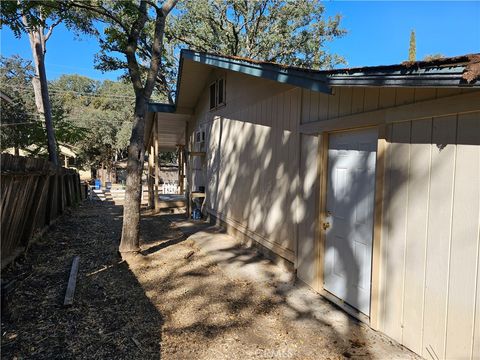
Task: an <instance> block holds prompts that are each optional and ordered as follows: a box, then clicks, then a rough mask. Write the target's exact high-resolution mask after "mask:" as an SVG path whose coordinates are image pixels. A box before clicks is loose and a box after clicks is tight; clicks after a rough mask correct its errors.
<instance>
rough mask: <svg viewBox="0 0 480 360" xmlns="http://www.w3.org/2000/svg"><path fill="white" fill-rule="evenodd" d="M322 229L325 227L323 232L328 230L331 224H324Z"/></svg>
mask: <svg viewBox="0 0 480 360" xmlns="http://www.w3.org/2000/svg"><path fill="white" fill-rule="evenodd" d="M322 227H323V230H327V229H328V228H329V227H330V223H329V222H324V223H323V225H322Z"/></svg>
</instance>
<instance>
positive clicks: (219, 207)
mask: <svg viewBox="0 0 480 360" xmlns="http://www.w3.org/2000/svg"><path fill="white" fill-rule="evenodd" d="M219 77H225V81H226V105H225V106H223V107H220V108H218V109H216V110H213V111H210V110H209V108H208V106H209V101H208V100H209V99H208V91H204V92H203V95H202V96H201V98H200V99H199V102H198V105H197V107H196V109H195V113H194V116H193V118H194V126H193V128H192V130H191V131H192V133H191V137H192V138H193V134H194V131H196V130H198V129H202V130H204V131H205V132H206V138H207V139H206V140H207V141H206V152H207V155H206V158H205V159H199V158H197V159H192V168H194V169H199V168H200V167H202V168H203V171H202V172H201V174H193V175H192V186H193V187H196V186H198V185H203V186H206V192H207V198H206V209H207V210H208V211H209V212H210V213H211V214H212V215H214V216H215V217H217V218H218V219H220V220H222V221H223V222H224V223H226V225H227V226H231V227H233V228H234V229H235V230H236V231H239V232H241V233H242V234H243V235H245V236H246V237H248V238H249V239H252V240H255V241H256V242H258V243H260V244H261V245H262V246H263V247H265V248H266V249H269V250H270V251H272V252H273V253H275V254H276V255H279V256H280V257H281V258H282V259H285V260H287V262H289V263H290V266H291V265H293V263H294V261H295V252H296V249H295V244H296V231H297V228H296V212H297V205H296V203H297V187H298V178H299V173H298V163H299V160H298V156H299V150H298V149H299V133H298V125H299V124H300V119H299V114H300V96H301V91H300V89H298V88H294V87H292V86H289V85H283V84H279V83H277V82H274V81H268V80H262V79H258V78H253V77H249V76H245V75H241V74H238V73H234V72H222V71H219V70H217V71H212V74H211V76H210V81H214V80H215V79H217V78H219ZM191 141H193V140H191ZM202 162H203V164H202ZM196 171H198V170H196ZM202 182H203V183H202ZM242 239H245V238H242ZM282 259H280V260H282Z"/></svg>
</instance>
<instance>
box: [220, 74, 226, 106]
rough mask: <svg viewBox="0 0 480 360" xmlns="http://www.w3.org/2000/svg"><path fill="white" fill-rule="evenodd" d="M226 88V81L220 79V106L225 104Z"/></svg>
mask: <svg viewBox="0 0 480 360" xmlns="http://www.w3.org/2000/svg"><path fill="white" fill-rule="evenodd" d="M224 89H225V86H224V80H223V79H218V105H223V104H225V90H224Z"/></svg>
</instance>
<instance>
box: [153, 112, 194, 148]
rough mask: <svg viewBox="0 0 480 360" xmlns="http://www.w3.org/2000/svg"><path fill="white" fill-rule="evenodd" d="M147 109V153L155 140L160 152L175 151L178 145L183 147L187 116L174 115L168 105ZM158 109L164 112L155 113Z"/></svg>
mask: <svg viewBox="0 0 480 360" xmlns="http://www.w3.org/2000/svg"><path fill="white" fill-rule="evenodd" d="M148 109H149V110H148V113H147V123H146V128H145V136H146V142H145V147H146V149H147V151H149V149H150V146H154V145H155V142H154V140H155V138H156V140H157V141H158V149H159V151H160V152H164V151H175V150H176V149H177V147H178V146H179V145H185V143H186V140H185V139H186V138H185V133H186V129H187V124H188V119H189V118H190V115H189V114H179V113H175V107H174V106H173V105H170V104H149V107H148ZM160 109H163V110H166V111H157V110H160ZM172 110H173V111H172ZM156 126H157V127H156Z"/></svg>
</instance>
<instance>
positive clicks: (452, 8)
mask: <svg viewBox="0 0 480 360" xmlns="http://www.w3.org/2000/svg"><path fill="white" fill-rule="evenodd" d="M325 6H326V10H327V14H328V15H334V14H336V13H340V14H342V15H343V20H342V26H343V27H344V28H345V29H347V30H348V34H347V35H346V36H345V37H343V38H341V39H336V40H335V41H333V42H332V43H329V44H328V50H329V51H331V52H336V53H338V54H340V55H342V56H344V57H345V58H346V60H347V62H348V66H351V67H353V66H369V65H381V64H396V63H399V62H402V61H404V60H406V59H407V57H408V46H409V38H410V31H411V29H414V30H415V32H416V41H417V58H418V59H422V58H423V57H424V56H425V55H429V54H435V53H441V54H443V55H445V56H455V55H462V54H467V53H473V52H480V20H479V19H480V1H466V2H460V1H452V2H450V1H422V2H414V1H402V2H400V1H398V2H397V1H370V2H365V1H328V2H326V3H325ZM0 46H1V53H2V55H3V56H10V55H12V54H19V55H20V56H22V57H24V58H27V59H31V51H30V46H29V43H28V38H27V37H25V36H23V37H22V38H21V39H16V38H15V37H14V36H13V34H12V33H11V31H10V30H9V29H8V28H6V27H4V28H3V29H2V30H1V44H0ZM98 50H99V48H98V45H97V42H96V40H95V39H94V38H90V37H83V38H81V39H78V38H75V37H74V35H73V34H72V33H71V32H69V31H67V30H66V29H65V28H64V27H62V26H59V27H57V28H56V29H55V32H54V34H53V35H52V37H51V39H50V40H49V42H48V44H47V56H46V64H47V76H48V78H49V79H55V78H57V77H59V76H60V75H61V74H63V73H77V74H82V75H85V76H89V77H91V78H94V79H112V80H114V79H116V78H117V77H118V76H119V75H120V72H109V73H105V74H103V73H102V72H100V71H98V70H95V69H94V68H93V63H94V55H95V53H96V52H97V51H98Z"/></svg>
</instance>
